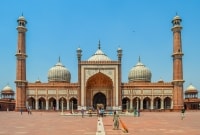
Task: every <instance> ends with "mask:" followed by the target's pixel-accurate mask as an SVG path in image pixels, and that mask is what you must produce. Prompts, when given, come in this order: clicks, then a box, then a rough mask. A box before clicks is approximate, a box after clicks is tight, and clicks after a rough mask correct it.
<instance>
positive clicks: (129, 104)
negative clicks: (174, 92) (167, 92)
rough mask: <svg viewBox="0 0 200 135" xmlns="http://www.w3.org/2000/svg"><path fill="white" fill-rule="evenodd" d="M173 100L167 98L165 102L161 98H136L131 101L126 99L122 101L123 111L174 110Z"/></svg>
mask: <svg viewBox="0 0 200 135" xmlns="http://www.w3.org/2000/svg"><path fill="white" fill-rule="evenodd" d="M171 105H172V99H171V98H169V97H165V98H164V99H163V100H162V99H161V98H160V97H155V98H154V99H151V98H149V97H145V98H143V100H142V99H141V98H140V97H135V98H133V99H129V98H128V97H125V98H123V99H122V109H123V110H127V109H141V110H150V109H155V110H156V109H172V106H171Z"/></svg>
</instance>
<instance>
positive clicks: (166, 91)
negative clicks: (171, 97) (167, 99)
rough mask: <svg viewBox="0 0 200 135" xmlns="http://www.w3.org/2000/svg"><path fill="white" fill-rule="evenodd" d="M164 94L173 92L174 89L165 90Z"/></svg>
mask: <svg viewBox="0 0 200 135" xmlns="http://www.w3.org/2000/svg"><path fill="white" fill-rule="evenodd" d="M164 94H172V90H164Z"/></svg>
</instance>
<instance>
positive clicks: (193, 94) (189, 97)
mask: <svg viewBox="0 0 200 135" xmlns="http://www.w3.org/2000/svg"><path fill="white" fill-rule="evenodd" d="M184 106H185V109H187V110H197V109H200V99H199V98H198V90H197V89H196V88H195V87H194V86H193V85H192V84H190V85H189V86H188V87H187V89H186V91H185V99H184Z"/></svg>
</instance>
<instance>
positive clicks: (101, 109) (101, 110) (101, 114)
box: [98, 108, 105, 117]
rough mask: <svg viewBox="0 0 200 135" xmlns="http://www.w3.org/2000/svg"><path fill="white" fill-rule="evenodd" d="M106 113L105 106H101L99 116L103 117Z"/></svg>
mask: <svg viewBox="0 0 200 135" xmlns="http://www.w3.org/2000/svg"><path fill="white" fill-rule="evenodd" d="M104 113H105V111H104V109H103V108H99V109H98V116H99V117H103V116H104Z"/></svg>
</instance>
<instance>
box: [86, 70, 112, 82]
mask: <svg viewBox="0 0 200 135" xmlns="http://www.w3.org/2000/svg"><path fill="white" fill-rule="evenodd" d="M99 72H101V73H103V74H105V75H106V76H108V77H110V78H111V80H112V82H114V70H113V69H86V70H85V82H87V81H88V79H89V78H90V77H91V76H93V75H95V74H97V73H99Z"/></svg>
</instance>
